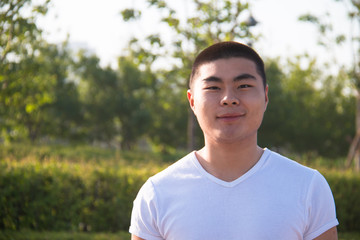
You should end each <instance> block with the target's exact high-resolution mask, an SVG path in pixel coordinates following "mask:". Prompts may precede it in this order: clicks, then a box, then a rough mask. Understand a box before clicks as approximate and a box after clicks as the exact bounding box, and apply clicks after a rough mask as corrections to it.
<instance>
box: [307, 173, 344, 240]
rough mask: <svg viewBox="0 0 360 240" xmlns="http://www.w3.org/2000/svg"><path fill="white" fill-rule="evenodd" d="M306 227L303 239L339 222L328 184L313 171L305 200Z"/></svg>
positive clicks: (315, 235)
mask: <svg viewBox="0 0 360 240" xmlns="http://www.w3.org/2000/svg"><path fill="white" fill-rule="evenodd" d="M306 211H307V212H306V216H307V220H308V221H307V222H308V224H307V228H306V230H305V234H304V240H310V239H314V238H316V237H318V236H320V235H321V234H323V233H324V232H326V231H327V230H329V229H330V228H332V227H335V226H337V225H338V224H339V222H338V220H337V218H336V210H335V202H334V197H333V195H332V192H331V189H330V187H329V184H328V183H327V181H326V180H325V178H324V177H323V176H322V175H321V174H320V173H319V172H318V171H315V173H314V176H313V178H312V181H311V183H310V186H309V190H308V194H307V200H306Z"/></svg>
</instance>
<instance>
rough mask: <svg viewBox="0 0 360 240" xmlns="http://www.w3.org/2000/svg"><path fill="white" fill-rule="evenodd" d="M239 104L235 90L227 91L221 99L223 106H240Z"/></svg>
mask: <svg viewBox="0 0 360 240" xmlns="http://www.w3.org/2000/svg"><path fill="white" fill-rule="evenodd" d="M239 103H240V101H239V99H238V97H237V96H236V94H235V93H234V91H233V90H228V91H226V92H225V94H224V96H223V97H222V99H221V105H223V106H232V105H239Z"/></svg>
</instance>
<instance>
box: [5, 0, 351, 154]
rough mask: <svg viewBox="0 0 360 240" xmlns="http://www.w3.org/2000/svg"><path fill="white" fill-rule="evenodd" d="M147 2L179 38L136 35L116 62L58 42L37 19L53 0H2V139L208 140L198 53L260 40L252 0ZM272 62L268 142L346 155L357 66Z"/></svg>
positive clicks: (185, 143) (167, 148) (128, 16)
mask: <svg viewBox="0 0 360 240" xmlns="http://www.w3.org/2000/svg"><path fill="white" fill-rule="evenodd" d="M146 3H147V7H148V9H152V10H153V11H155V12H156V13H158V14H157V15H158V16H160V23H159V24H161V25H162V26H165V27H166V29H167V34H168V35H169V36H170V38H164V35H163V32H160V31H159V32H156V31H155V32H152V33H150V34H149V35H148V36H145V37H144V38H133V39H132V40H131V41H130V42H129V45H128V47H127V49H126V51H124V53H125V54H124V55H123V56H119V58H118V66H117V67H116V68H112V67H109V66H105V67H104V66H102V65H101V64H100V62H101V61H100V59H99V57H98V56H96V55H89V54H88V53H87V52H86V51H80V52H79V53H77V54H74V53H73V52H72V51H71V50H70V48H69V46H68V44H67V43H66V42H65V43H63V44H62V45H54V44H50V43H47V42H46V41H44V40H43V39H42V33H41V30H40V29H38V28H37V26H36V24H35V23H36V22H35V19H36V17H37V16H41V15H42V14H44V13H46V10H47V6H48V1H44V2H43V5H41V6H35V5H34V4H33V3H32V2H31V1H24V0H23V1H2V2H1V3H0V4H1V5H0V6H1V11H2V12H1V13H0V16H1V29H0V30H1V32H2V33H3V34H2V35H1V36H0V42H1V46H0V54H1V58H2V60H1V61H2V64H0V69H1V71H0V91H1V94H0V131H1V134H0V141H2V142H4V141H16V140H29V139H30V140H32V141H34V142H36V141H39V140H44V139H45V140H48V139H50V140H56V141H58V140H61V141H85V142H88V143H89V142H90V143H105V144H108V145H112V146H113V145H116V146H120V147H122V148H123V149H132V148H134V147H136V146H138V145H139V142H142V143H143V142H144V141H145V142H146V143H147V145H148V146H149V145H150V146H151V147H153V148H154V149H157V150H159V151H163V152H171V151H174V150H176V149H184V148H186V147H189V146H191V148H192V149H193V148H198V147H200V146H201V145H202V144H203V139H202V134H201V131H200V129H199V127H198V126H197V123H196V122H195V121H194V116H193V115H192V112H191V109H190V108H189V107H188V102H187V99H186V91H187V88H188V86H187V82H188V77H189V75H190V71H191V65H192V62H193V60H194V57H195V56H196V54H197V53H198V52H199V51H200V50H202V49H203V48H205V47H207V46H208V45H211V44H213V43H215V42H219V41H224V40H236V41H240V42H244V43H248V44H250V43H253V42H256V39H257V36H254V35H253V34H252V31H251V27H252V25H253V24H254V22H253V19H251V18H248V17H249V8H250V6H249V5H248V4H247V3H244V2H242V1H235V0H232V1H230V0H224V1H215V0H208V1H200V0H193V1H191V8H192V11H190V12H189V15H188V17H186V18H183V17H180V15H179V13H178V12H177V10H176V9H175V8H172V5H170V3H171V1H161V0H148V1H146ZM122 14H123V18H124V20H125V21H128V22H129V24H130V21H131V22H132V23H134V22H135V21H138V20H141V19H142V12H141V11H140V10H138V9H126V10H123V11H122ZM307 20H309V21H314V22H318V23H319V22H320V19H317V18H310V17H308V18H307ZM164 39H170V40H169V41H165V40H164ZM265 62H266V72H267V77H268V83H269V97H270V103H269V105H268V108H267V111H266V113H265V118H264V121H263V125H262V127H261V129H260V133H259V142H260V144H261V145H263V146H267V147H274V148H278V149H280V150H289V151H292V152H298V153H304V152H311V153H315V154H319V155H323V156H330V157H337V156H343V155H344V154H345V153H346V150H347V146H348V144H349V139H351V135H352V134H351V133H352V132H353V131H354V123H353V121H352V118H354V116H355V107H354V105H355V98H354V96H353V95H352V94H351V90H350V89H351V87H350V86H351V85H350V80H349V79H350V77H349V75H348V74H347V72H346V71H345V70H341V71H340V72H339V73H338V74H337V75H330V74H329V73H327V71H326V69H324V68H322V67H319V65H318V64H317V62H316V59H315V58H309V57H308V56H300V57H294V58H291V59H289V60H288V61H287V62H286V63H285V64H280V61H279V59H265ZM164 63H165V64H164ZM339 126H340V127H339ZM189 143H190V144H189Z"/></svg>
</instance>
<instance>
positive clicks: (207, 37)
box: [122, 0, 256, 150]
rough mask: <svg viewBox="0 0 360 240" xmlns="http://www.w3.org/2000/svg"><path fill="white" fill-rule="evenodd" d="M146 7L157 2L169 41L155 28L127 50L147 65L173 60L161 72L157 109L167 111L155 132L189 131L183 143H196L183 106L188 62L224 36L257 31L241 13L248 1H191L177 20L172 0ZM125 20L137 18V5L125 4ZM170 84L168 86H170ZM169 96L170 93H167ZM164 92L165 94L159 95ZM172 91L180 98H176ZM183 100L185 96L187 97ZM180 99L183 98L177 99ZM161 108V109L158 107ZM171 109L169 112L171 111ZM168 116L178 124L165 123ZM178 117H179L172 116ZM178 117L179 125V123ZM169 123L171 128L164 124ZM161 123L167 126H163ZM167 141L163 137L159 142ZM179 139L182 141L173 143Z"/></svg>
mask: <svg viewBox="0 0 360 240" xmlns="http://www.w3.org/2000/svg"><path fill="white" fill-rule="evenodd" d="M147 2H148V4H149V7H150V8H153V9H154V8H155V9H156V10H157V11H158V13H159V15H160V16H161V20H160V21H161V24H164V25H165V26H167V28H168V34H169V35H171V36H172V37H171V42H170V43H165V42H163V41H161V33H157V32H155V33H153V34H151V35H149V36H147V37H146V39H145V43H144V41H140V40H139V39H133V40H132V41H131V42H130V45H129V51H130V53H131V55H132V56H134V58H135V59H138V61H139V65H145V66H147V67H148V68H150V69H153V66H154V65H155V64H156V63H158V62H159V60H164V59H165V61H166V59H169V58H170V59H171V60H172V61H166V62H174V63H175V64H171V65H170V66H167V67H168V68H166V69H170V70H169V71H168V73H167V74H160V75H159V76H158V77H161V78H162V79H161V80H159V84H164V86H165V87H163V88H159V91H160V89H161V90H163V91H166V92H164V93H162V94H158V99H157V100H158V101H159V102H162V103H163V104H162V105H158V106H157V108H158V111H161V112H164V113H168V114H164V115H163V116H164V117H163V118H160V117H159V116H157V117H158V118H157V124H156V125H155V126H154V127H155V128H157V127H159V128H158V129H156V133H157V134H161V135H162V134H164V133H166V134H169V133H174V134H175V135H176V136H181V135H183V134H184V132H187V133H188V134H187V135H188V139H187V145H188V146H187V147H188V149H189V150H191V149H194V148H195V143H196V140H195V132H196V123H195V117H194V115H193V113H192V111H191V109H190V108H188V110H187V111H186V108H183V107H184V105H183V104H185V103H184V100H183V99H185V93H186V89H187V87H188V86H187V82H188V78H189V75H190V72H191V66H192V62H193V60H194V58H195V56H196V54H197V53H198V52H199V51H200V50H202V49H204V48H205V47H207V46H209V45H211V44H213V43H216V42H219V41H225V40H228V41H230V40H237V41H241V42H245V43H251V42H252V41H253V40H254V39H256V37H255V36H254V35H253V34H252V33H251V31H250V27H251V26H252V25H253V23H254V22H250V21H248V19H244V16H245V15H246V14H247V13H248V9H249V4H248V3H243V2H242V1H239V0H224V1H215V0H209V1H200V0H193V1H191V6H192V9H193V10H194V11H192V12H193V15H192V16H189V17H187V18H186V19H183V20H181V19H180V17H179V16H178V14H177V12H176V10H175V9H173V8H172V7H171V6H170V1H163V0H148V1H147ZM122 16H123V19H124V20H125V21H130V20H134V19H135V20H137V19H141V11H139V10H136V9H125V10H123V11H122ZM169 87H170V88H169ZM169 96H171V98H169ZM160 97H164V99H160ZM175 97H176V98H177V97H178V99H177V100H176V99H175ZM172 101H174V102H177V104H176V105H172V106H171V107H170V108H169V107H168V104H170V103H172ZM185 102H186V99H185ZM180 103H181V104H180ZM161 108H162V110H160V109H161ZM170 111H172V114H171V113H170ZM183 116H188V117H187V121H183V120H182V119H183ZM169 117H170V118H172V121H174V122H176V124H169ZM176 117H179V119H175V118H176ZM177 123H179V125H178V124H177ZM175 126H176V127H178V128H177V129H175V128H173V127H175ZM167 127H169V129H166V128H167ZM163 128H165V129H166V131H162V130H161V129H163ZM157 139H164V140H165V139H168V137H167V136H158V137H157ZM163 143H164V145H166V142H163ZM177 145H181V144H177Z"/></svg>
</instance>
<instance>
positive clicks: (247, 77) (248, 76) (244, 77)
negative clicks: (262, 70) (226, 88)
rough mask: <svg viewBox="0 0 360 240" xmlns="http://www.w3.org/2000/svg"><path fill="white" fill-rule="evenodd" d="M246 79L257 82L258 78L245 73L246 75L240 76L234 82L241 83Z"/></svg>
mask: <svg viewBox="0 0 360 240" xmlns="http://www.w3.org/2000/svg"><path fill="white" fill-rule="evenodd" d="M244 79H253V80H256V77H255V76H254V75H251V74H249V73H244V74H240V75H239V76H236V77H235V78H234V82H237V81H241V80H244Z"/></svg>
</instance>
